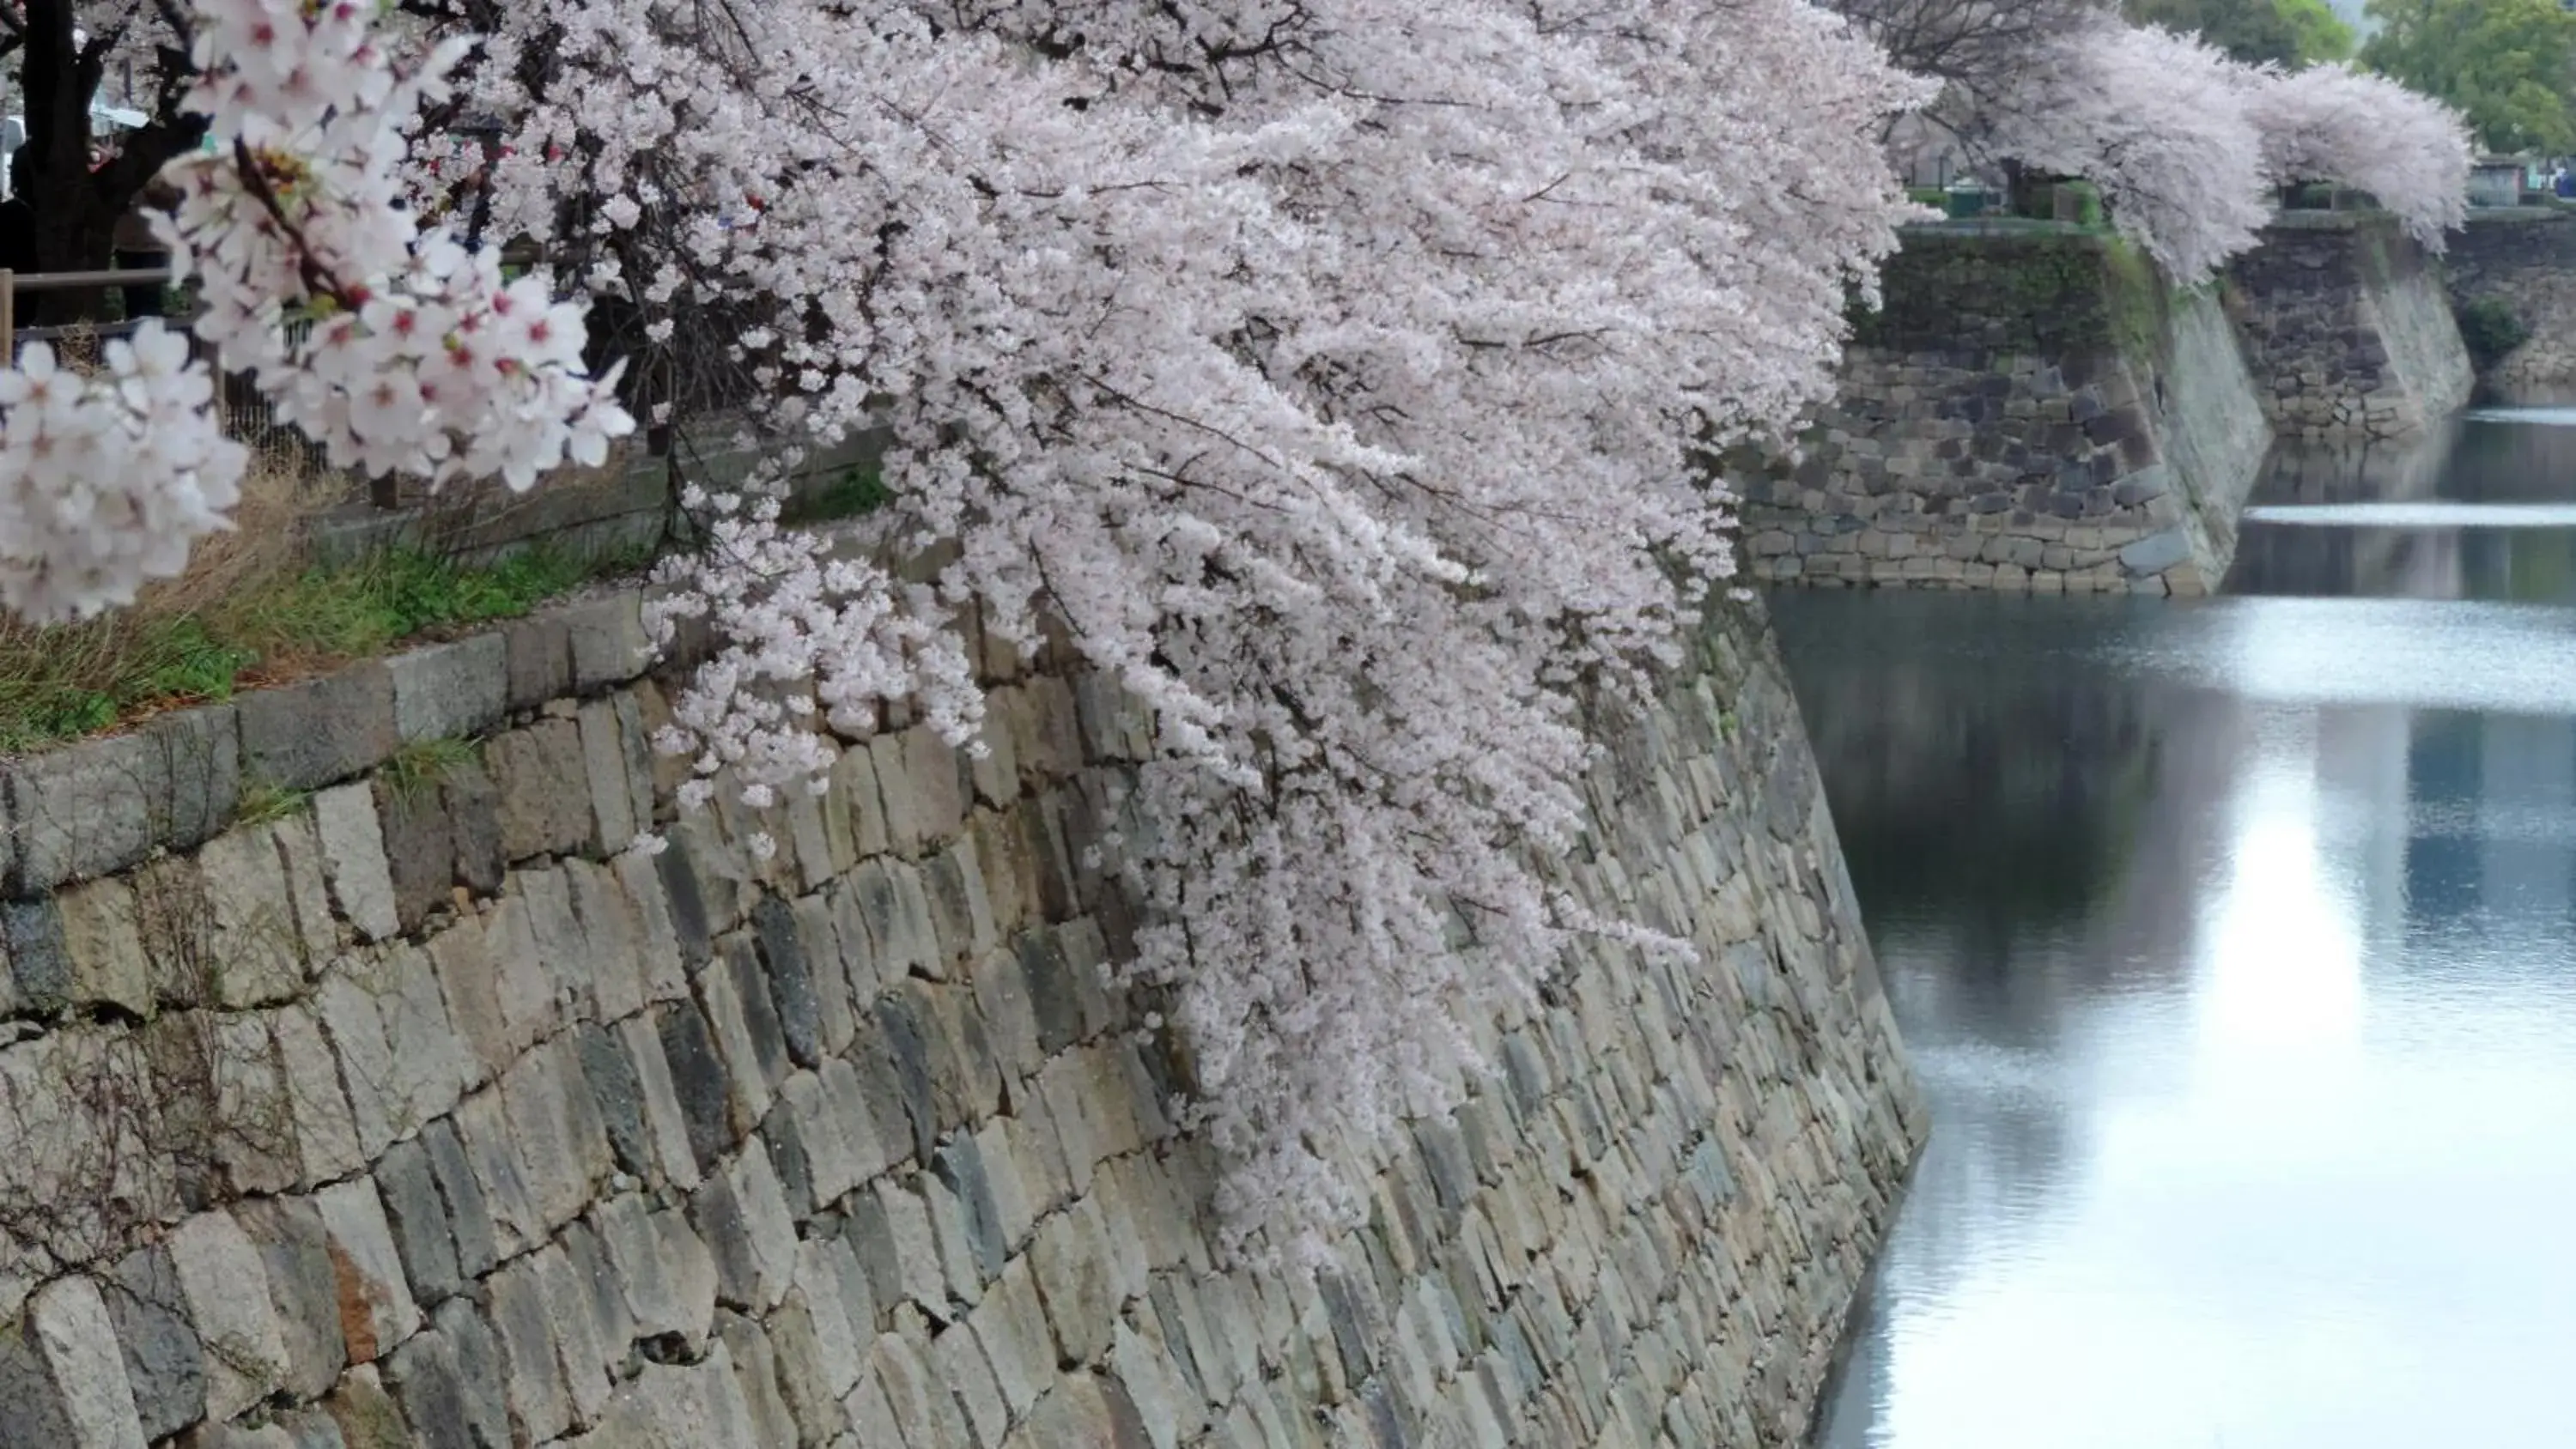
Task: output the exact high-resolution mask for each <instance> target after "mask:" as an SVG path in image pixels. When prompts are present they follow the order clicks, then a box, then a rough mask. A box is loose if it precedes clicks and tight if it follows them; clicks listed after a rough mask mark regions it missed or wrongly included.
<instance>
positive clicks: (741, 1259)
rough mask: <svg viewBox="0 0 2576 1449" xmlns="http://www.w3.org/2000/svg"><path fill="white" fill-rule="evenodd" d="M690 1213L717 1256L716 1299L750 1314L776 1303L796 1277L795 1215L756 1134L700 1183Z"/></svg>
mask: <svg viewBox="0 0 2576 1449" xmlns="http://www.w3.org/2000/svg"><path fill="white" fill-rule="evenodd" d="M689 1216H690V1219H691V1221H692V1222H693V1223H694V1224H695V1225H696V1227H697V1230H698V1236H699V1238H700V1239H701V1240H702V1241H704V1242H705V1243H706V1244H707V1247H708V1249H709V1251H710V1252H712V1253H713V1254H714V1255H715V1262H716V1284H717V1297H718V1299H719V1301H721V1302H723V1303H726V1304H728V1305H730V1306H732V1307H734V1308H737V1309H740V1310H742V1311H744V1312H749V1313H767V1312H768V1311H769V1310H771V1309H773V1308H775V1307H777V1306H778V1303H779V1300H780V1299H782V1298H784V1297H785V1296H786V1293H787V1286H788V1284H789V1283H791V1282H793V1281H794V1279H795V1276H796V1220H795V1218H794V1217H793V1215H791V1214H790V1213H789V1212H788V1209H787V1197H786V1194H785V1192H784V1191H783V1190H782V1189H781V1188H780V1186H779V1182H778V1174H777V1173H776V1171H775V1170H773V1169H772V1167H771V1166H770V1161H769V1153H768V1151H767V1149H766V1148H764V1147H763V1146H762V1144H761V1143H760V1141H759V1139H757V1138H754V1139H753V1140H752V1141H750V1142H747V1143H745V1144H744V1145H743V1150H742V1151H741V1153H739V1154H738V1155H737V1156H735V1158H734V1159H733V1160H732V1161H731V1162H729V1163H727V1164H726V1165H725V1166H724V1168H723V1170H722V1171H720V1172H717V1173H714V1174H712V1175H711V1176H710V1177H709V1178H708V1180H707V1181H706V1182H705V1183H704V1184H703V1185H701V1186H700V1187H699V1189H698V1191H697V1192H696V1194H694V1195H693V1196H692V1197H691V1198H690V1202H689Z"/></svg>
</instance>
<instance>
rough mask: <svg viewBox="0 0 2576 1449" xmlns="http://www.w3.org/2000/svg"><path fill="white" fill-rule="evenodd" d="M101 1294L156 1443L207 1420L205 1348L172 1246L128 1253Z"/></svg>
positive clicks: (131, 1388)
mask: <svg viewBox="0 0 2576 1449" xmlns="http://www.w3.org/2000/svg"><path fill="white" fill-rule="evenodd" d="M101 1296H102V1298H103V1300H104V1302H105V1304H106V1307H107V1317H108V1322H109V1324H110V1326H111V1328H112V1329H113V1331H114V1334H115V1341H116V1346H117V1352H118V1354H119V1356H120V1357H121V1358H122V1360H123V1361H124V1366H125V1382H126V1385H127V1389H128V1392H129V1394H130V1397H131V1398H132V1399H133V1401H134V1409H135V1414H136V1417H137V1420H138V1422H139V1423H140V1424H141V1426H142V1429H143V1437H144V1438H145V1439H146V1440H157V1439H160V1438H162V1437H164V1436H166V1435H170V1434H175V1433H177V1432H178V1431H179V1430H181V1429H184V1428H186V1427H187V1426H188V1425H190V1424H193V1423H195V1422H196V1421H197V1420H198V1419H199V1418H201V1417H203V1416H204V1414H205V1412H206V1358H205V1351H204V1348H203V1346H202V1345H201V1344H200V1343H199V1342H198V1339H197V1330H196V1329H195V1328H193V1327H191V1326H190V1324H189V1322H188V1309H187V1300H186V1297H185V1295H184V1294H183V1293H182V1292H181V1290H180V1287H179V1275H178V1271H177V1269H176V1268H175V1267H174V1266H173V1265H172V1263H171V1259H170V1249H169V1248H168V1246H167V1245H155V1246H152V1247H148V1248H140V1249H137V1250H136V1251H134V1252H132V1253H129V1254H127V1255H126V1256H125V1257H124V1258H123V1259H121V1260H119V1261H118V1263H117V1264H116V1266H115V1268H114V1269H113V1270H112V1271H111V1272H110V1273H109V1274H108V1276H107V1279H106V1281H105V1283H104V1285H103V1292H102V1295H101Z"/></svg>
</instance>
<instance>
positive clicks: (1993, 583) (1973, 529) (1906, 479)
mask: <svg viewBox="0 0 2576 1449" xmlns="http://www.w3.org/2000/svg"><path fill="white" fill-rule="evenodd" d="M1891 285H1893V283H1891ZM2158 327H2159V329H2160V330H2159V333H2158V336H2157V338H2156V340H2155V345H2154V346H2153V347H2152V348H2150V349H2146V350H2144V351H2140V350H2138V349H2136V348H2135V347H2134V346H2132V347H2125V348H2124V347H2121V346H2109V345H2100V344H2097V343H2093V342H2089V341H2087V342H2082V343H2069V344H2064V345H2059V344H2057V343H2055V342H2053V341H2048V342H2044V343H2043V344H2042V345H2048V346H2052V347H2055V348H2056V350H2052V351H2036V352H2013V351H1995V350H1987V349H1964V350H1962V349H1958V348H1944V349H1927V348H1923V347H1919V346H1912V345H1909V346H1906V347H1902V348H1899V347H1890V346H1868V345H1856V346H1854V347H1852V348H1850V349H1849V350H1848V351H1847V352H1846V353H1845V356H1844V359H1843V367H1842V374H1841V380H1840V388H1839V390H1838V392H1837V395H1836V397H1835V399H1834V401H1833V402H1832V403H1830V404H1828V405H1827V406H1826V407H1825V408H1824V409H1822V410H1821V411H1820V412H1819V413H1818V415H1817V417H1816V418H1815V420H1814V424H1813V426H1812V427H1811V428H1810V429H1809V431H1808V433H1807V435H1806V436H1805V437H1804V438H1803V439H1802V440H1801V453H1802V456H1800V457H1799V458H1798V459H1797V460H1796V461H1795V462H1784V463H1777V464H1774V465H1771V466H1770V467H1768V468H1767V469H1765V470H1763V471H1761V472H1759V473H1756V474H1755V475H1754V476H1751V477H1749V478H1746V479H1744V480H1743V481H1742V482H1740V483H1739V485H1738V486H1739V489H1740V491H1741V492H1742V493H1743V495H1744V500H1745V501H1744V506H1743V516H1744V548H1745V551H1746V553H1747V554H1748V555H1749V557H1748V558H1747V559H1746V560H1745V565H1746V571H1747V572H1748V573H1750V574H1752V575H1753V576H1754V577H1756V578H1759V579H1762V580H1764V581H1767V582H1771V583H1786V584H1806V585H1816V586H1824V587H1851V586H1857V585H1893V586H1902V587H1911V588H1948V589H1999V590H2004V591H2007V592H2030V593H2106V594H2157V595H2175V596H2182V597H2193V596H2198V595H2203V594H2207V593H2209V592H2211V591H2213V590H2214V589H2215V588H2216V587H2217V585H2218V581H2219V578H2220V576H2221V575H2222V574H2223V573H2224V572H2225V571H2226V567H2227V563H2228V560H2229V559H2230V558H2231V557H2232V556H2233V554H2234V550H2235V537H2236V516H2237V512H2238V510H2239V508H2240V507H2241V506H2242V504H2243V502H2244V498H2245V495H2246V493H2247V491H2248V490H2249V489H2250V488H2251V487H2252V485H2253V481H2254V478H2255V475H2256V474H2257V472H2258V471H2259V470H2260V468H2261V465H2262V461H2263V454H2264V451H2265V449H2266V448H2267V447H2268V446H2269V444H2270V442H2271V435H2270V432H2269V430H2268V428H2267V426H2266V424H2265V422H2264V417H2263V411H2262V407H2261V405H2260V403H2259V402H2258V401H2257V399H2256V398H2255V396H2254V393H2253V389H2252V386H2251V384H2250V383H2249V381H2248V379H2247V375H2246V371H2245V364H2244V362H2243V360H2242V359H2241V358H2240V356H2239V355H2238V350H2237V346H2236V340H2235V336H2234V334H2233V332H2232V331H2231V330H2230V328H2229V324H2228V321H2227V318H2226V317H2225V315H2224V314H2223V313H2222V311H2221V309H2220V306H2219V302H2218V299H2217V297H2216V296H2215V295H2214V294H2213V293H2211V292H2209V291H2206V290H2203V291H2199V292H2192V293H2184V294H2181V295H2179V296H2176V297H2173V298H2170V299H2168V301H2167V303H2166V305H2165V307H2164V309H2163V311H2162V313H2161V316H2160V318H2159V320H2158Z"/></svg>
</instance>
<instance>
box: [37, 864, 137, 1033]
mask: <svg viewBox="0 0 2576 1449" xmlns="http://www.w3.org/2000/svg"><path fill="white" fill-rule="evenodd" d="M54 903H55V906H56V909H57V910H58V911H59V913H60V927H61V933H62V945H63V951H64V955H65V958H66V960H67V963H68V966H69V973H68V974H69V978H70V979H69V981H68V983H67V990H66V992H65V995H66V997H67V999H68V1000H69V1001H70V1002H73V1003H77V1004H80V1005H110V1006H115V1007H118V1008H120V1009H122V1010H125V1011H128V1012H132V1013H133V1014H134V1015H136V1016H149V1015H151V1014H152V1008H153V989H152V963H151V959H150V958H149V957H148V956H147V955H146V954H145V952H144V947H143V921H142V915H141V907H140V905H139V904H138V903H137V902H136V900H135V898H134V889H133V887H132V886H130V885H128V884H126V882H125V879H124V878H123V877H120V876H108V877H105V878H103V879H100V880H93V881H84V882H82V883H80V884H78V885H72V886H65V887H63V888H62V889H60V890H58V891H56V892H55V895H54ZM39 949H41V948H39ZM11 956H12V957H13V958H14V956H15V953H14V952H13V953H11Z"/></svg>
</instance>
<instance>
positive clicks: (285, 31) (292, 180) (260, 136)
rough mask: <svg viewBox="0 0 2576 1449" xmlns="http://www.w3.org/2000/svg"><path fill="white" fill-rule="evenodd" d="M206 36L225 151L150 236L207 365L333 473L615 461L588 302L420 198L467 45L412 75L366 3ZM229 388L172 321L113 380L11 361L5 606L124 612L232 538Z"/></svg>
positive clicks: (521, 468) (294, 8)
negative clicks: (213, 540)
mask: <svg viewBox="0 0 2576 1449" xmlns="http://www.w3.org/2000/svg"><path fill="white" fill-rule="evenodd" d="M189 18H190V20H191V21H192V23H193V30H192V34H193V41H192V46H193V51H192V54H193V60H194V63H195V65H196V66H197V67H198V69H199V73H198V75H197V77H196V80H195V82H194V85H193V87H192V88H191V90H190V91H189V93H188V97H187V102H186V103H187V105H188V106H189V107H190V108H191V109H193V110H195V111H197V112H199V113H201V114H203V115H204V116H205V117H206V118H207V121H208V135H209V137H210V139H211V141H212V143H213V144H212V146H211V147H210V148H209V150H207V151H206V152H205V153H203V154H198V155H193V156H190V157H187V158H184V159H182V160H180V161H177V162H174V163H173V164H172V165H171V167H170V168H169V170H168V172H167V179H169V180H170V181H172V182H173V183H175V184H176V185H177V186H178V187H179V189H180V200H179V202H178V205H177V207H176V209H175V212H174V213H173V214H171V215H168V216H163V217H159V218H156V221H155V226H156V229H157V230H158V231H159V232H160V234H161V236H162V238H163V239H164V240H165V241H166V242H168V243H169V244H170V245H171V247H172V250H173V262H172V265H173V270H174V272H175V273H176V274H177V276H178V277H179V278H180V279H182V280H185V279H187V278H189V277H195V278H196V279H197V280H198V288H199V294H200V298H201V301H202V303H203V310H202V311H201V312H200V314H199V315H198V317H197V318H196V320H195V323H194V326H195V331H196V333H197V335H198V336H199V337H200V338H201V339H203V340H204V341H205V342H206V343H207V344H208V346H209V348H210V350H211V351H212V353H213V361H214V362H217V363H220V364H221V365H222V366H224V367H225V368H227V369H231V370H238V371H247V372H250V373H252V374H253V375H254V376H255V378H256V380H257V382H258V384H259V386H260V387H261V388H262V389H263V390H264V391H266V392H267V393H268V394H269V395H270V396H271V397H272V398H273V399H274V400H275V403H276V407H277V412H278V415H279V416H280V417H281V418H282V419H284V420H286V421H288V422H291V423H293V424H295V425H297V426H299V427H301V428H302V429H303V430H305V431H306V432H307V433H308V434H310V435H311V436H312V437H314V438H315V439H317V440H319V441H320V442H321V443H322V444H323V445H324V446H325V448H326V449H327V450H328V453H329V456H330V457H331V459H332V461H333V462H334V463H335V464H337V465H341V466H352V467H358V468H363V469H365V470H366V471H368V472H370V473H373V474H378V475H382V474H386V473H393V472H402V473H409V474H416V475H419V476H421V477H424V478H427V479H429V480H431V481H432V482H438V481H442V480H447V479H452V478H458V477H486V476H498V477H500V478H502V479H504V480H505V481H506V482H507V483H509V485H510V486H512V487H515V488H521V489H524V488H526V487H528V486H529V485H531V484H532V483H533V482H534V481H535V479H536V477H537V475H538V474H540V473H542V472H544V471H545V470H547V469H550V468H553V467H555V466H557V465H559V464H561V463H564V462H566V461H572V462H581V463H594V464H595V463H598V462H601V461H603V460H604V459H605V457H606V452H607V447H608V444H609V442H610V440H612V439H614V438H616V437H618V436H620V435H622V434H624V433H626V432H629V431H631V430H632V428H633V426H634V424H633V422H632V420H631V419H630V418H628V417H627V415H626V414H625V413H624V412H623V411H622V410H621V409H620V408H619V407H618V405H617V403H616V400H615V396H614V391H613V389H614V383H615V373H614V371H613V370H612V372H611V373H610V374H609V375H608V376H606V377H600V378H593V377H591V376H589V375H587V374H586V372H585V370H584V362H583V357H582V352H583V345H584V337H585V331H584V319H583V309H582V308H581V307H580V306H579V305H576V304H573V303H569V302H566V301H562V300H559V299H557V298H556V297H555V296H554V295H553V294H552V290H551V285H550V282H549V280H548V279H547V278H546V277H544V276H542V275H536V276H529V277H522V278H519V279H517V280H515V281H513V280H507V279H505V278H504V277H503V275H502V270H501V265H500V259H499V256H498V254H497V253H496V252H493V251H489V250H485V251H479V252H477V251H469V250H467V249H466V248H464V247H462V246H459V245H458V244H456V243H455V242H454V241H453V240H451V239H449V238H448V237H446V236H445V235H443V234H441V233H439V232H435V231H432V232H428V233H423V232H421V231H420V229H419V228H418V226H417V225H416V223H415V221H414V218H413V214H412V212H411V211H410V210H409V208H408V207H406V206H405V205H404V204H403V196H402V191H403V176H404V170H403V166H404V156H405V144H406V143H405V132H406V130H407V129H410V128H413V127H415V126H416V125H417V122H418V117H419V110H420V107H421V105H422V104H423V103H424V102H426V101H429V100H432V99H435V98H437V97H438V96H440V95H442V94H443V93H444V84H445V82H444V77H445V75H446V73H447V72H448V71H449V70H450V69H451V68H452V67H453V66H454V65H455V64H456V63H457V62H458V60H459V59H461V58H462V56H463V55H464V54H465V46H466V42H464V41H463V40H461V39H458V40H450V41H448V42H446V43H444V44H442V45H440V46H439V47H438V48H436V49H435V50H433V51H432V52H430V53H429V54H428V55H426V56H423V57H418V58H416V60H415V61H414V63H412V64H409V65H404V64H400V63H398V61H397V59H396V57H395V56H394V55H393V54H392V53H391V51H390V50H389V49H388V48H387V46H386V45H385V43H384V42H383V41H382V40H381V39H380V38H379V37H378V35H377V33H376V30H375V25H376V22H377V14H376V10H375V7H373V6H371V5H365V4H360V3H357V0H318V3H292V4H289V3H274V0H202V3H199V4H198V5H197V6H196V7H195V8H194V9H193V11H192V12H189ZM214 391H215V390H214V384H213V375H212V372H211V370H210V367H209V365H208V363H207V362H206V361H204V360H196V361H192V360H190V357H189V349H188V348H187V345H186V342H185V339H184V338H181V337H178V336H176V335H173V334H168V333H165V332H163V331H161V330H160V329H159V327H158V326H157V324H155V325H149V326H147V327H146V328H144V329H143V330H142V331H141V332H139V333H138V334H137V335H136V337H135V338H134V339H133V341H132V342H130V343H120V344H118V345H117V346H115V347H112V348H111V349H110V351H109V357H108V370H107V372H106V374H105V375H102V376H100V377H97V378H95V379H87V380H85V379H83V378H80V377H76V376H73V375H71V374H69V373H66V372H63V371H62V370H61V369H59V368H58V367H56V366H55V365H54V360H53V358H52V355H51V354H50V352H47V351H45V350H43V349H40V348H31V349H30V350H29V352H28V354H27V356H26V357H25V359H24V360H23V361H22V362H21V363H19V364H18V365H17V366H16V367H14V368H0V405H5V406H7V407H8V408H9V409H10V414H9V416H8V419H7V421H6V423H5V425H0V427H5V433H6V436H7V438H8V440H9V442H8V444H7V446H6V447H0V524H6V525H9V526H8V528H7V531H6V532H5V533H0V540H5V542H0V603H6V604H7V605H8V606H9V607H10V608H12V609H13V610H15V611H16V612H18V613H20V614H21V615H23V616H25V617H28V618H32V619H38V620H51V619H62V618H71V617H77V616H80V615H83V614H88V613H94V612H97V611H99V610H102V609H106V608H111V607H114V606H117V605H119V604H123V603H126V602H128V601H130V600H131V599H132V598H133V597H134V595H135V592H136V591H137V590H138V589H139V588H140V587H141V586H142V584H143V583H144V582H146V581H148V580H150V579H152V578H158V577H167V576H170V575H173V574H175V573H177V572H179V571H180V569H181V568H183V567H184V566H185V563H186V560H187V556H188V551H189V549H190V547H191V546H192V545H193V544H194V542H195V541H196V540H197V539H199V538H201V537H203V536H204V535H205V534H207V533H209V532H211V531H214V530H216V529H219V528H222V527H225V526H226V510H227V509H228V508H229V507H230V506H231V505H232V503H233V501H234V492H235V482H236V480H237V478H238V476H239V474H240V471H241V461H240V451H239V450H238V449H236V448H233V447H232V446H230V445H229V444H226V443H224V442H223V441H222V440H221V438H220V436H219V434H218V430H217V421H218V419H217V414H216V411H215V409H214V407H213V398H214ZM22 413H23V414H24V415H23V416H21V414H22ZM67 460H68V461H67Z"/></svg>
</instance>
